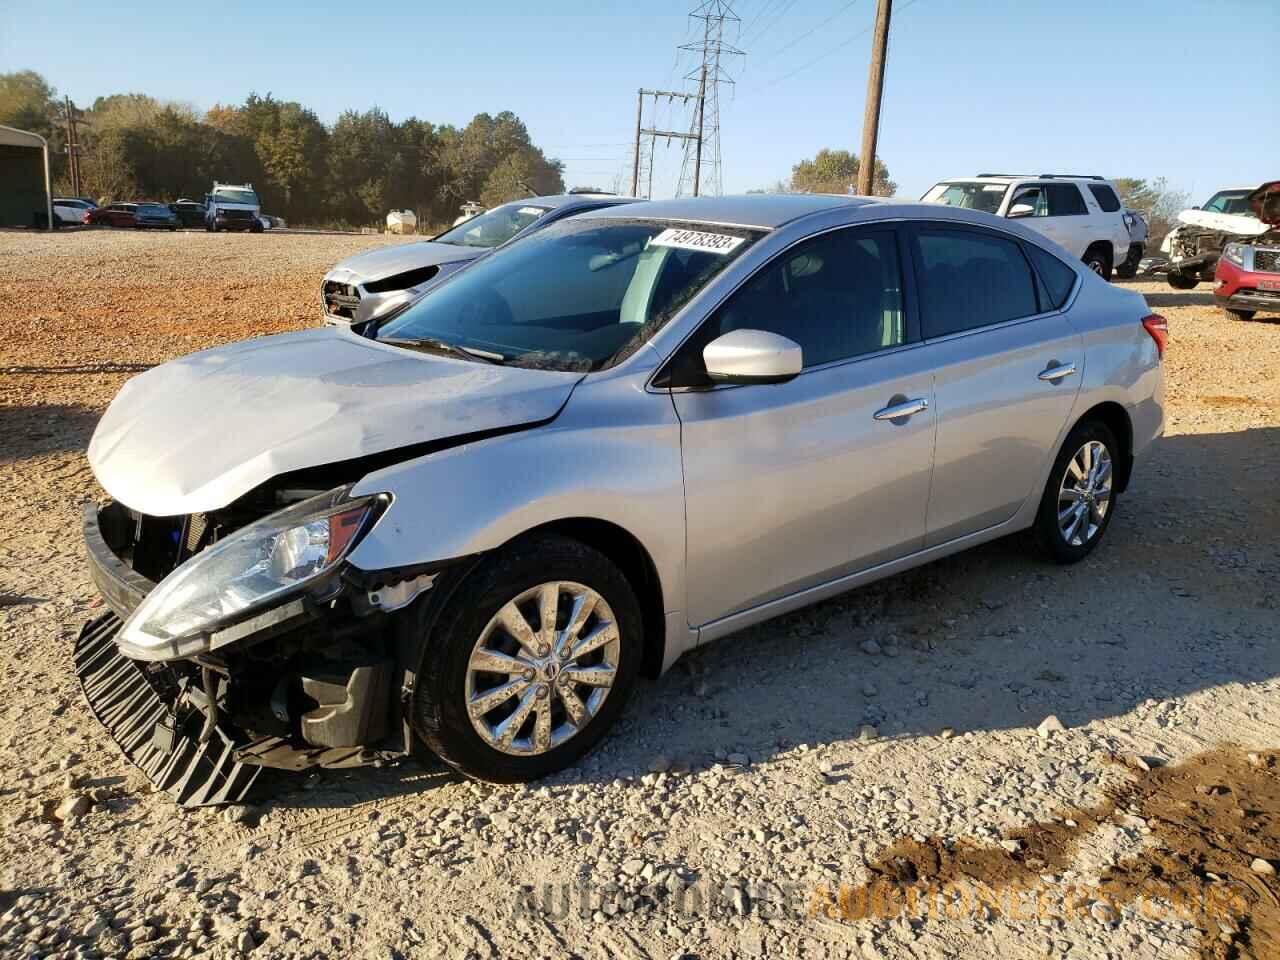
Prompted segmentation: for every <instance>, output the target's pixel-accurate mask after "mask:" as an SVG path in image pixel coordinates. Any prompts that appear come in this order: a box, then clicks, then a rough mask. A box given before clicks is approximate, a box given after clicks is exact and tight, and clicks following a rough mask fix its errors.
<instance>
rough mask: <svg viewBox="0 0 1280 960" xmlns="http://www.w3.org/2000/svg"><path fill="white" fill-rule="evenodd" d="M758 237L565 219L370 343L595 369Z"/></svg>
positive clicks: (714, 229) (477, 269)
mask: <svg viewBox="0 0 1280 960" xmlns="http://www.w3.org/2000/svg"><path fill="white" fill-rule="evenodd" d="M759 236H760V232H759V231H751V230H745V229H741V228H737V227H725V226H720V225H705V226H701V225H700V226H692V227H687V228H686V227H684V226H681V227H672V226H670V225H669V224H667V223H662V222H656V221H646V220H595V219H590V220H565V221H562V222H561V223H557V224H554V225H553V226H550V227H548V228H547V229H545V230H540V231H538V232H537V233H535V234H532V235H530V236H528V237H524V238H522V239H521V240H520V241H519V242H518V243H514V244H512V245H511V246H510V247H508V248H506V249H504V250H501V251H499V252H498V253H495V254H494V255H493V256H490V257H485V258H484V259H481V260H478V261H476V262H475V263H474V264H473V265H472V266H470V267H468V268H467V269H465V270H463V271H461V272H460V273H458V274H457V276H455V277H454V278H453V279H451V280H449V281H447V282H446V283H445V284H443V285H442V286H440V287H438V288H437V289H436V290H434V291H433V292H431V293H428V294H427V295H425V296H424V297H422V298H421V299H420V300H418V301H417V302H416V303H414V304H413V305H411V306H410V307H408V308H407V309H406V310H405V311H404V313H402V314H400V315H399V316H397V317H394V318H392V319H390V320H388V321H387V322H386V323H384V324H383V325H382V326H381V327H379V328H378V330H377V331H376V333H375V334H374V336H375V338H376V339H378V340H382V341H393V342H397V341H398V342H400V343H401V344H402V345H406V346H419V345H420V346H423V347H424V348H425V347H431V346H434V347H444V348H445V349H458V350H460V351H462V352H470V353H472V355H473V356H475V357H476V358H477V359H479V360H481V361H483V360H485V359H488V360H493V361H496V362H504V363H509V364H512V365H515V366H528V367H540V368H545V369H552V370H582V371H586V370H598V369H601V368H603V367H606V366H609V365H610V364H611V363H613V362H616V361H617V360H619V359H621V358H622V357H625V356H627V355H629V354H630V353H631V352H632V351H633V350H634V349H636V348H637V347H638V346H639V345H640V344H642V343H644V342H645V341H647V340H648V339H649V338H650V337H651V336H652V335H653V334H654V333H655V332H657V330H659V329H660V328H661V327H662V325H663V324H665V323H666V322H667V321H668V320H669V319H670V318H671V317H672V316H674V315H675V313H676V312H677V311H678V310H679V309H680V308H681V307H682V306H683V305H684V304H685V303H687V302H688V301H689V299H690V298H691V297H693V296H694V294H696V293H697V292H698V291H699V290H701V289H702V288H703V287H704V286H706V284H707V283H708V282H710V280H711V279H712V278H713V277H715V276H716V275H717V274H718V273H720V271H722V270H723V269H724V268H725V267H726V266H727V265H728V264H730V263H732V262H733V260H734V259H735V258H737V257H738V256H740V255H741V254H742V252H743V251H744V250H745V249H747V247H749V246H750V245H751V243H752V242H753V241H754V240H755V239H756V238H758V237H759Z"/></svg>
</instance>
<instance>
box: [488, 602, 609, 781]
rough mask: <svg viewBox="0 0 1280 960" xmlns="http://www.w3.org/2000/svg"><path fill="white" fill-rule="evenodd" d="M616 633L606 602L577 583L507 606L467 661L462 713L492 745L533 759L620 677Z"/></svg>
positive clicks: (593, 709)
mask: <svg viewBox="0 0 1280 960" xmlns="http://www.w3.org/2000/svg"><path fill="white" fill-rule="evenodd" d="M621 650H622V640H621V635H620V634H619V631H618V624H617V622H616V620H615V619H614V616H613V612H612V611H611V610H610V609H609V605H608V604H607V603H606V602H605V600H604V598H603V597H602V596H600V594H599V593H597V592H596V591H594V590H592V589H591V588H590V587H586V586H583V585H582V584H580V583H573V582H566V581H557V582H551V583H543V584H540V585H539V586H536V587H531V588H530V589H528V590H526V591H524V592H523V593H521V594H519V595H518V596H516V597H514V598H513V599H512V600H510V601H508V602H507V603H506V604H504V605H503V606H502V607H501V608H500V609H499V610H498V612H497V613H495V614H494V615H493V616H492V617H491V618H490V620H489V622H488V624H487V625H486V626H485V628H484V630H483V631H481V634H480V637H479V639H477V640H476V643H475V646H474V647H473V648H472V651H471V655H470V657H469V658H468V661H467V673H466V681H465V690H464V696H465V698H466V700H465V703H466V710H467V716H468V717H469V718H470V720H471V726H472V727H473V728H474V729H475V731H476V733H478V734H479V735H480V737H481V738H482V739H483V740H484V741H485V743H487V744H488V745H489V746H490V747H492V748H493V749H495V750H498V751H500V752H502V753H507V754H513V755H517V756H536V755H538V754H542V753H546V752H547V751H549V750H553V749H555V748H556V747H558V746H560V745H561V744H563V743H565V742H567V741H568V740H570V739H572V738H573V737H574V736H576V735H577V734H579V733H581V732H582V730H583V729H585V728H586V726H587V725H588V724H589V723H590V722H591V719H592V718H593V717H594V716H595V715H596V714H597V713H598V712H599V711H600V707H601V706H602V705H603V703H604V701H605V699H606V698H607V697H608V696H609V692H610V690H611V689H612V688H613V684H614V680H615V679H616V677H617V672H618V662H619V656H620V654H621Z"/></svg>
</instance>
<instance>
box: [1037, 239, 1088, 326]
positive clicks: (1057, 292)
mask: <svg viewBox="0 0 1280 960" xmlns="http://www.w3.org/2000/svg"><path fill="white" fill-rule="evenodd" d="M1026 251H1027V256H1029V257H1030V258H1031V262H1032V264H1034V265H1035V268H1036V273H1038V274H1039V275H1040V281H1041V282H1042V283H1043V284H1044V287H1045V292H1046V293H1048V295H1049V304H1048V305H1049V306H1050V307H1052V308H1053V309H1054V310H1060V309H1062V305H1063V304H1065V303H1066V302H1067V297H1069V296H1071V289H1072V288H1073V287H1074V286H1075V285H1076V272H1075V271H1074V270H1072V269H1071V268H1070V267H1068V266H1067V265H1066V264H1065V263H1063V262H1062V261H1061V260H1059V259H1058V258H1057V257H1055V256H1054V255H1053V254H1052V253H1049V252H1048V251H1046V250H1042V249H1040V248H1039V247H1037V246H1036V245H1035V244H1034V243H1028V244H1027V245H1026Z"/></svg>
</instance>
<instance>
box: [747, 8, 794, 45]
mask: <svg viewBox="0 0 1280 960" xmlns="http://www.w3.org/2000/svg"><path fill="white" fill-rule="evenodd" d="M796 2H797V0H790V2H788V3H787V4H786V6H784V7H782V8H781V9H779V10H778V11H777V12H776V13H775V14H774V16H773V19H772V20H766V21H764V22H763V23H761V24H760V29H759V30H757V31H756V32H755V33H752V34H749V35H746V36H743V38H742V42H743V43H750V42H751V41H753V40H759V39H760V38H761V37H763V36H764V35H765V34H766V33H768V32H769V30H770V29H771V28H773V27H776V26H777V25H778V24H780V23H781V22H782V18H783V17H785V16H786V15H787V13H788V12H790V10H791V8H792V7H794V6H795V5H796Z"/></svg>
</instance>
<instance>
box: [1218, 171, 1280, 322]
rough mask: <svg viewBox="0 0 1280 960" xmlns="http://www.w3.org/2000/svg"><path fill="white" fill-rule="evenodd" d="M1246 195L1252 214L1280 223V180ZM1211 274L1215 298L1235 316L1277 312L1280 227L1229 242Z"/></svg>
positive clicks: (1279, 308)
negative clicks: (1260, 311) (1259, 234)
mask: <svg viewBox="0 0 1280 960" xmlns="http://www.w3.org/2000/svg"><path fill="white" fill-rule="evenodd" d="M1248 199H1249V206H1250V208H1251V209H1252V210H1253V213H1254V216H1256V217H1257V218H1258V219H1259V220H1261V221H1262V222H1263V223H1265V224H1267V225H1268V226H1272V227H1280V180H1275V181H1272V182H1271V183H1264V184H1263V185H1262V186H1261V187H1259V188H1258V189H1257V190H1255V191H1253V193H1251V194H1249V198H1248ZM1213 277H1214V281H1215V285H1214V288H1213V296H1214V299H1215V300H1216V301H1217V303H1218V306H1220V307H1221V308H1222V309H1223V310H1225V311H1226V312H1227V313H1229V314H1231V316H1233V317H1235V318H1236V319H1238V320H1252V319H1253V315H1254V314H1255V313H1257V312H1258V311H1259V310H1265V311H1268V312H1271V313H1280V230H1270V231H1268V232H1267V233H1264V234H1262V235H1261V236H1258V237H1251V238H1249V239H1247V240H1245V239H1244V238H1241V239H1239V240H1235V241H1232V242H1231V243H1228V244H1227V245H1226V246H1224V247H1223V248H1222V256H1221V257H1219V258H1218V265H1217V267H1216V268H1215V269H1214V274H1213Z"/></svg>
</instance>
